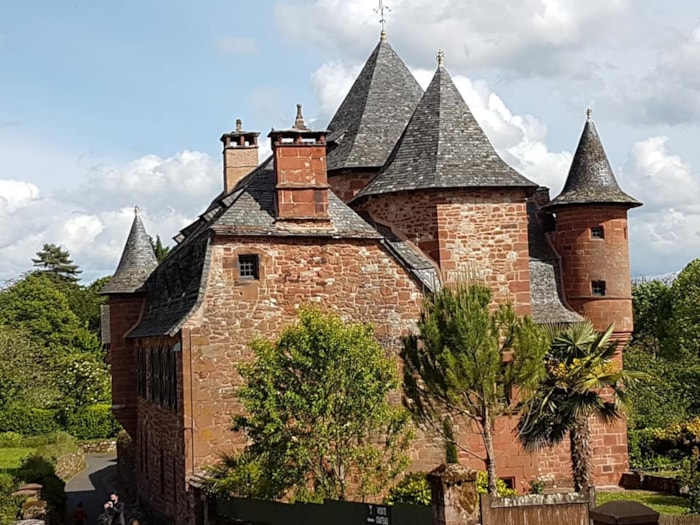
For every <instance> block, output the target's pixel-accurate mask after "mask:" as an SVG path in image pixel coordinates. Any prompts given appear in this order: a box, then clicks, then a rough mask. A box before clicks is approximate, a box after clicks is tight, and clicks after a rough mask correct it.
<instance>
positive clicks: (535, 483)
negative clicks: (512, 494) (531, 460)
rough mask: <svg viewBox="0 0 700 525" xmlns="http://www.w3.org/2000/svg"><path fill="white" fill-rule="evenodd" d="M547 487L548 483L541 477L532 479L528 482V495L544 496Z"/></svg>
mask: <svg viewBox="0 0 700 525" xmlns="http://www.w3.org/2000/svg"><path fill="white" fill-rule="evenodd" d="M546 486H547V482H546V481H545V480H544V479H543V478H540V477H537V478H532V479H531V480H530V481H528V482H527V493H528V494H544V489H545V487H546Z"/></svg>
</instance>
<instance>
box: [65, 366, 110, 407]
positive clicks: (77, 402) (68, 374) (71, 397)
mask: <svg viewBox="0 0 700 525" xmlns="http://www.w3.org/2000/svg"><path fill="white" fill-rule="evenodd" d="M60 369H61V374H60V375H59V377H58V387H59V389H60V390H61V392H62V393H63V396H64V399H65V403H64V404H66V405H68V406H70V407H77V408H80V407H84V406H87V405H94V404H96V403H104V402H107V401H109V399H110V397H111V381H110V380H109V375H108V371H107V367H106V366H105V364H104V362H102V361H98V360H97V359H96V358H95V357H94V356H92V355H90V354H78V353H72V354H70V355H68V356H66V357H64V358H63V359H62V360H61V362H60Z"/></svg>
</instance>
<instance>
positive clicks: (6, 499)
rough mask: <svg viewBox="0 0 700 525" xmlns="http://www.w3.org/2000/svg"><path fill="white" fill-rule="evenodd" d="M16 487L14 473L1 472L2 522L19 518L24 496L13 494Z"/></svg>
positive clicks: (0, 506)
mask: <svg viewBox="0 0 700 525" xmlns="http://www.w3.org/2000/svg"><path fill="white" fill-rule="evenodd" d="M16 488H17V482H16V481H15V479H14V478H13V477H12V475H11V474H7V473H5V472H0V523H12V522H13V521H15V519H16V518H17V512H18V511H19V509H20V505H21V504H22V501H23V500H24V498H23V497H19V496H12V495H11V494H12V493H13V492H14V491H15V489H16Z"/></svg>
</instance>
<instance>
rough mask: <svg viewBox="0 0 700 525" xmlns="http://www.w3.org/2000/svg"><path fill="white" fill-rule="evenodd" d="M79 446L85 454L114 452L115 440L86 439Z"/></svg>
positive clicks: (115, 449) (115, 450)
mask: <svg viewBox="0 0 700 525" xmlns="http://www.w3.org/2000/svg"><path fill="white" fill-rule="evenodd" d="M80 448H82V449H83V452H85V453H86V454H116V452H117V440H116V439H105V440H103V441H87V442H85V443H81V444H80Z"/></svg>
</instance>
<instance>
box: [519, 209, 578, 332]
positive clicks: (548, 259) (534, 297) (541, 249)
mask: <svg viewBox="0 0 700 525" xmlns="http://www.w3.org/2000/svg"><path fill="white" fill-rule="evenodd" d="M527 216H528V232H527V233H528V241H529V252H530V303H531V306H532V319H533V320H534V321H535V322H536V323H576V322H579V321H583V318H582V317H581V316H580V315H579V314H577V313H576V312H574V311H572V310H570V309H569V308H567V307H566V306H565V305H564V302H563V301H562V298H563V297H564V290H563V284H562V277H561V268H560V259H559V257H558V256H557V254H556V253H555V251H554V249H553V248H552V246H551V245H550V243H549V241H548V240H547V237H546V233H545V228H544V225H543V224H542V222H541V220H540V217H539V216H538V208H537V205H536V204H535V203H534V202H533V201H532V200H529V201H528V203H527Z"/></svg>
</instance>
